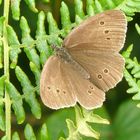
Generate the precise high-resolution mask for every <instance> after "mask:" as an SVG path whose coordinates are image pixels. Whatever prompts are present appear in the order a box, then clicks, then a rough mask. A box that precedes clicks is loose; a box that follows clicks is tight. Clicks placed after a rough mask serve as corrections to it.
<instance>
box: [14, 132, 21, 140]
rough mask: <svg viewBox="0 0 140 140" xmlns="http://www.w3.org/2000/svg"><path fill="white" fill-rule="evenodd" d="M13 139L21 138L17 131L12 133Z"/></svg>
mask: <svg viewBox="0 0 140 140" xmlns="http://www.w3.org/2000/svg"><path fill="white" fill-rule="evenodd" d="M12 140H20V137H19V135H18V133H17V132H14V134H13V135H12Z"/></svg>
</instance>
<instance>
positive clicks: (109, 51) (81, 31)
mask: <svg viewBox="0 0 140 140" xmlns="http://www.w3.org/2000/svg"><path fill="white" fill-rule="evenodd" d="M126 30H127V21H126V18H125V15H124V13H123V12H122V11H120V10H109V11H105V12H103V13H100V14H97V15H95V16H92V17H89V18H87V19H86V20H85V21H83V22H82V23H81V24H80V25H79V26H78V27H76V28H74V29H73V30H72V31H71V32H70V33H69V34H68V36H67V37H66V38H65V39H64V41H63V44H62V47H61V48H59V47H56V46H52V47H53V48H54V50H55V54H54V55H52V56H50V57H49V59H48V60H47V62H46V63H45V65H44V67H43V70H42V73H41V78H40V95H41V99H42V101H43V103H44V104H45V105H46V106H47V107H49V108H52V109H60V108H64V107H71V106H74V105H75V104H76V103H77V102H78V103H79V104H80V105H81V106H82V107H84V108H85V109H94V108H98V107H101V106H102V104H103V102H104V100H105V92H106V91H108V90H109V89H111V88H113V87H115V86H116V84H117V83H118V82H119V81H121V79H122V77H123V69H124V64H125V62H124V59H123V58H122V56H121V55H120V54H119V51H120V50H121V49H122V47H123V46H124V42H125V36H126Z"/></svg>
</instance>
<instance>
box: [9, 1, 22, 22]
mask: <svg viewBox="0 0 140 140" xmlns="http://www.w3.org/2000/svg"><path fill="white" fill-rule="evenodd" d="M20 2H21V0H12V1H11V10H12V16H13V18H14V19H15V20H19V17H20Z"/></svg>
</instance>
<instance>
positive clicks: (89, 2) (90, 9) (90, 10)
mask: <svg viewBox="0 0 140 140" xmlns="http://www.w3.org/2000/svg"><path fill="white" fill-rule="evenodd" d="M93 6H94V1H93V0H87V5H86V11H87V14H88V15H89V16H93V15H94V14H95V13H94V8H93Z"/></svg>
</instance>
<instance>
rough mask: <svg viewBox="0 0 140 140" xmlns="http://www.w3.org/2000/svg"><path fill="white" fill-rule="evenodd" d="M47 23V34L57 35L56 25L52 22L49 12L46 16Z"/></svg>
mask: <svg viewBox="0 0 140 140" xmlns="http://www.w3.org/2000/svg"><path fill="white" fill-rule="evenodd" d="M47 21H48V24H49V34H58V33H59V29H58V25H57V23H56V21H55V20H54V18H53V15H52V13H51V12H48V14H47Z"/></svg>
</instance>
